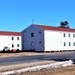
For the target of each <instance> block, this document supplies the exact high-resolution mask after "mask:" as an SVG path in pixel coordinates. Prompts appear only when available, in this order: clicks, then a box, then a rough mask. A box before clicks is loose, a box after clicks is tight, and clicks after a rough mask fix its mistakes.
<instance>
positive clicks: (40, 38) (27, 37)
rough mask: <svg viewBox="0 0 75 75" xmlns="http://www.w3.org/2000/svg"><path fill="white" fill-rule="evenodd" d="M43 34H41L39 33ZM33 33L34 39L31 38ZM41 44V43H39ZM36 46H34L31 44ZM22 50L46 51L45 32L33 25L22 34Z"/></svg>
mask: <svg viewBox="0 0 75 75" xmlns="http://www.w3.org/2000/svg"><path fill="white" fill-rule="evenodd" d="M39 32H41V33H39ZM31 33H34V37H31ZM39 42H41V43H39ZM32 43H33V44H34V45H33V46H32V45H31V44H32ZM22 48H23V50H36V51H43V50H44V32H43V30H41V29H40V28H37V27H36V26H34V25H31V26H30V27H28V28H27V29H25V30H24V31H23V32H22Z"/></svg>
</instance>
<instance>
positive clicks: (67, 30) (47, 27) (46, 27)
mask: <svg viewBox="0 0 75 75" xmlns="http://www.w3.org/2000/svg"><path fill="white" fill-rule="evenodd" d="M34 25H35V26H37V27H39V28H41V29H44V30H55V31H66V32H75V29H71V28H59V27H53V26H42V25H37V24H34Z"/></svg>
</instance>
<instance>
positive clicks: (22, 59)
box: [0, 52, 75, 66]
mask: <svg viewBox="0 0 75 75" xmlns="http://www.w3.org/2000/svg"><path fill="white" fill-rule="evenodd" d="M70 59H72V60H73V61H74V62H75V52H69V53H54V54H41V55H32V56H18V57H7V58H0V66H4V65H12V64H22V63H31V62H37V61H39V62H41V61H46V60H55V61H65V60H70Z"/></svg>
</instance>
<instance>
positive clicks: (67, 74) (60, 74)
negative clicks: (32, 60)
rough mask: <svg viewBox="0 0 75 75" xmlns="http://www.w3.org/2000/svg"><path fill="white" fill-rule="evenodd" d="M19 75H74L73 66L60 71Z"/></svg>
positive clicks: (74, 66) (43, 71) (74, 68)
mask: <svg viewBox="0 0 75 75" xmlns="http://www.w3.org/2000/svg"><path fill="white" fill-rule="evenodd" d="M20 75H75V65H73V66H70V67H65V68H61V69H52V70H41V71H38V72H27V73H23V74H20Z"/></svg>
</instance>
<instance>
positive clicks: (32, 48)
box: [30, 41, 35, 51]
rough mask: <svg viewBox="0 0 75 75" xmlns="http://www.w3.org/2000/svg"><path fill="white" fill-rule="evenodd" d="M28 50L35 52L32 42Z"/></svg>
mask: <svg viewBox="0 0 75 75" xmlns="http://www.w3.org/2000/svg"><path fill="white" fill-rule="evenodd" d="M30 50H31V51H35V43H34V42H33V41H32V42H31V43H30Z"/></svg>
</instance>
